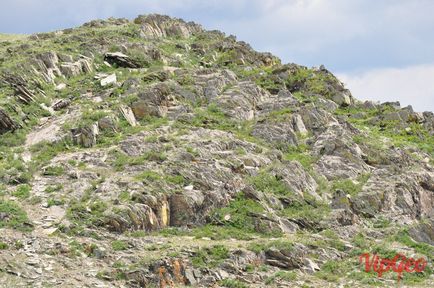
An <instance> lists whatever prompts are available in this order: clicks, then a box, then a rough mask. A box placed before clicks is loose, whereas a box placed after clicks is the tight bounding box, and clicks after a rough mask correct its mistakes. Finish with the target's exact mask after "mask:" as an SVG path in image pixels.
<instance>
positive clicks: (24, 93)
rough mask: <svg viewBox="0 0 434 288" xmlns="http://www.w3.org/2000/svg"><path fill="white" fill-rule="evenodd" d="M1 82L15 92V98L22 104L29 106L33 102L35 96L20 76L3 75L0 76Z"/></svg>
mask: <svg viewBox="0 0 434 288" xmlns="http://www.w3.org/2000/svg"><path fill="white" fill-rule="evenodd" d="M0 78H1V80H2V81H3V82H5V83H6V84H8V85H10V86H11V87H12V89H14V90H15V93H16V96H17V97H18V99H20V100H21V101H22V102H24V103H26V104H30V103H31V102H34V101H35V95H34V94H33V92H32V91H30V89H29V88H28V87H27V84H26V83H27V81H26V80H25V79H24V78H23V77H22V76H17V75H12V74H7V73H4V74H2V75H1V77H0Z"/></svg>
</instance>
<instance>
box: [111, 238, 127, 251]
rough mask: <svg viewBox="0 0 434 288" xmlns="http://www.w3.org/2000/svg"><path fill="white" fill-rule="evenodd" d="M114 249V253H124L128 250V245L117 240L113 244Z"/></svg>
mask: <svg viewBox="0 0 434 288" xmlns="http://www.w3.org/2000/svg"><path fill="white" fill-rule="evenodd" d="M112 249H113V250H114V251H122V250H127V249H128V243H127V242H125V241H122V240H115V241H113V242H112Z"/></svg>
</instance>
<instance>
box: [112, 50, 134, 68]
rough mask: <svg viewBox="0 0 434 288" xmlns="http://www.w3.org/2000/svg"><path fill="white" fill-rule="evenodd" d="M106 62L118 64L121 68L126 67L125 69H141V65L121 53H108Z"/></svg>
mask: <svg viewBox="0 0 434 288" xmlns="http://www.w3.org/2000/svg"><path fill="white" fill-rule="evenodd" d="M104 61H107V62H108V63H110V64H112V65H113V64H116V65H117V66H119V67H125V68H140V67H141V65H140V64H139V63H138V62H136V61H134V60H133V59H131V58H130V57H129V56H127V55H125V54H123V53H121V52H115V53H106V54H105V55H104Z"/></svg>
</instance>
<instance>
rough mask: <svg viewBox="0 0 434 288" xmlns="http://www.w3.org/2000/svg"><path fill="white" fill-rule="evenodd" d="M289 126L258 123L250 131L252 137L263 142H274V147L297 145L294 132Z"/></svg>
mask: <svg viewBox="0 0 434 288" xmlns="http://www.w3.org/2000/svg"><path fill="white" fill-rule="evenodd" d="M291 126H292V125H289V124H283V123H282V124H271V123H270V124H268V123H267V124H265V123H258V124H256V125H255V126H254V128H253V130H252V135H253V136H255V137H258V138H262V139H264V140H265V141H270V142H274V143H275V144H276V145H293V146H296V145H298V139H297V135H296V134H295V132H294V131H293V130H292V127H291Z"/></svg>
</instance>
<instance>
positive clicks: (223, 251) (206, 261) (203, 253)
mask: <svg viewBox="0 0 434 288" xmlns="http://www.w3.org/2000/svg"><path fill="white" fill-rule="evenodd" d="M227 258H229V250H228V249H227V248H226V247H225V246H223V245H215V246H212V247H211V248H203V249H199V250H198V251H196V253H195V254H194V256H193V257H192V259H191V262H192V264H193V266H194V267H196V268H215V267H217V266H219V265H220V264H221V263H223V261H224V260H225V259H227Z"/></svg>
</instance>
